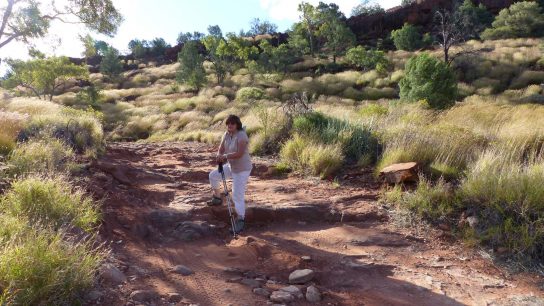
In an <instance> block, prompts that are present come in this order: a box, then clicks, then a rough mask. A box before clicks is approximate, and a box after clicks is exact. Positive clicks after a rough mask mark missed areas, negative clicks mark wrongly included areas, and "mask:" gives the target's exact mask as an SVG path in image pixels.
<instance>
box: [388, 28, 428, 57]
mask: <svg viewBox="0 0 544 306" xmlns="http://www.w3.org/2000/svg"><path fill="white" fill-rule="evenodd" d="M391 37H392V38H393V43H394V44H395V47H396V48H397V50H405V51H415V50H417V49H419V48H421V47H423V41H422V37H421V33H420V32H419V30H418V28H417V27H416V26H413V25H411V24H409V23H405V24H404V26H403V27H402V28H400V29H398V30H393V31H392V32H391Z"/></svg>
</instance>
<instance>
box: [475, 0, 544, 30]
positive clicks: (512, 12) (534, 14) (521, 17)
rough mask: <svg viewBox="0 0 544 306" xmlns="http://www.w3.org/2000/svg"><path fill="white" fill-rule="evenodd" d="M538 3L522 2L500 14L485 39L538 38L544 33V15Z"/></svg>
mask: <svg viewBox="0 0 544 306" xmlns="http://www.w3.org/2000/svg"><path fill="white" fill-rule="evenodd" d="M541 11H542V8H541V7H540V6H539V5H538V3H537V2H533V1H521V2H517V3H514V4H512V5H511V6H510V7H508V8H505V9H503V10H501V11H500V12H499V15H498V16H497V17H496V18H495V21H493V23H492V27H491V28H488V29H486V30H485V31H484V32H483V33H482V38H483V39H504V38H519V37H538V36H541V35H542V34H543V33H544V32H543V31H544V15H543V14H542V13H541Z"/></svg>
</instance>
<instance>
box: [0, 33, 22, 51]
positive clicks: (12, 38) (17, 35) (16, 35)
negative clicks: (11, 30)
mask: <svg viewBox="0 0 544 306" xmlns="http://www.w3.org/2000/svg"><path fill="white" fill-rule="evenodd" d="M19 36H21V34H18V33H17V34H13V35H11V36H10V37H8V39H6V40H4V41H3V42H1V43H0V48H2V47H3V46H5V45H7V44H8V43H9V42H10V41H12V40H14V39H15V38H17V37H19Z"/></svg>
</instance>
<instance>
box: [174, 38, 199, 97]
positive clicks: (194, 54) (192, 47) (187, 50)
mask: <svg viewBox="0 0 544 306" xmlns="http://www.w3.org/2000/svg"><path fill="white" fill-rule="evenodd" d="M178 61H179V63H180V66H179V68H178V71H177V75H176V79H177V81H178V82H181V83H186V84H187V85H189V86H191V87H194V88H196V90H200V88H201V87H202V86H203V85H204V84H205V83H206V71H204V67H203V63H204V57H203V56H202V55H201V54H200V53H199V52H198V45H197V42H195V41H189V42H186V43H185V45H184V46H183V49H181V52H180V53H179V54H178Z"/></svg>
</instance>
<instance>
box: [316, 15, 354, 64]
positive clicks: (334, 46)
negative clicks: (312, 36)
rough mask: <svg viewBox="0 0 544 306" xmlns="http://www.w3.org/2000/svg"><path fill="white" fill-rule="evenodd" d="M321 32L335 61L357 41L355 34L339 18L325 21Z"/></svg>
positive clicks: (320, 29)
mask: <svg viewBox="0 0 544 306" xmlns="http://www.w3.org/2000/svg"><path fill="white" fill-rule="evenodd" d="M319 33H320V36H321V37H322V38H323V39H325V41H326V42H325V47H326V48H327V49H328V50H329V52H331V53H332V56H333V63H336V57H337V56H339V55H341V54H342V53H343V51H344V50H346V49H347V48H349V47H350V46H352V45H353V44H354V43H355V34H353V32H351V30H350V29H349V28H348V26H347V25H346V23H345V22H344V21H342V20H339V19H338V18H334V19H331V20H328V21H326V22H324V23H323V25H322V26H321V27H320V28H319Z"/></svg>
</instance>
